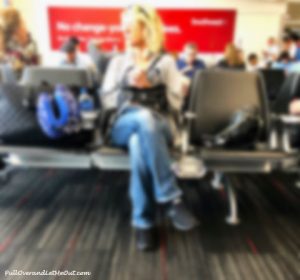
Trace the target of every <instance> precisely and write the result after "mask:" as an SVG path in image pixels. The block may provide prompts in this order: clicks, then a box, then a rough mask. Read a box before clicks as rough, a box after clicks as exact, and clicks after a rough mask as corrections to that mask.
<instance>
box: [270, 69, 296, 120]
mask: <svg viewBox="0 0 300 280" xmlns="http://www.w3.org/2000/svg"><path fill="white" fill-rule="evenodd" d="M293 98H300V73H290V74H289V75H288V76H287V78H286V79H285V81H284V83H283V85H282V87H281V89H280V91H279V93H278V96H277V98H276V99H275V100H274V102H273V103H272V104H271V110H272V112H273V113H276V114H287V113H288V112H289V104H290V102H291V101H292V99H293Z"/></svg>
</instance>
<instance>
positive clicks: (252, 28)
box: [12, 0, 286, 64]
mask: <svg viewBox="0 0 300 280" xmlns="http://www.w3.org/2000/svg"><path fill="white" fill-rule="evenodd" d="M12 2H13V4H14V6H16V7H17V8H19V9H20V10H21V11H22V13H23V15H24V18H25V20H26V22H27V24H28V27H29V29H30V30H31V32H32V33H33V36H34V37H35V38H36V40H37V41H38V44H39V48H40V50H41V53H42V54H44V62H45V63H47V64H50V63H51V62H52V61H53V59H54V57H55V55H56V54H55V53H53V52H52V51H51V50H50V49H49V35H48V28H47V13H46V8H47V6H49V5H54V6H90V7H93V6H98V7H99V6H100V7H101V6H109V7H122V6H128V5H129V4H131V3H136V2H137V1H128V0H122V1H121V0H110V1H104V0H85V1H82V0H26V1H25V0H13V1H12ZM139 3H149V4H151V5H154V6H157V7H173V8H174V7H176V8H177V7H178V8H185V7H186V8H200V9H201V8H233V9H236V10H237V22H236V30H235V31H236V32H235V41H236V43H238V44H239V45H241V47H243V48H244V50H245V53H246V54H247V53H249V52H252V51H255V52H258V53H260V52H261V50H262V48H263V47H264V45H265V42H266V39H267V38H268V37H269V36H276V37H277V36H279V33H280V29H281V23H282V18H283V14H284V13H285V11H286V4H284V3H271V2H267V1H262V0H185V1H184V5H183V4H182V3H183V1H181V0H151V1H149V0H144V1H140V2H139ZM210 59H212V58H210Z"/></svg>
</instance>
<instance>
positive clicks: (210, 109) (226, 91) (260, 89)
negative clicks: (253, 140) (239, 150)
mask: <svg viewBox="0 0 300 280" xmlns="http://www.w3.org/2000/svg"><path fill="white" fill-rule="evenodd" d="M190 94H191V98H190V106H189V107H190V111H193V112H195V113H196V119H195V120H194V121H193V122H192V126H191V131H190V133H191V135H190V136H191V142H192V144H195V145H201V143H202V140H203V135H213V134H216V133H218V132H220V130H222V129H223V128H224V127H226V125H228V122H229V120H230V118H231V117H232V115H233V114H234V113H235V112H237V111H238V110H241V109H244V108H251V109H254V110H256V111H257V112H258V114H259V115H260V117H261V119H262V120H263V128H262V131H261V137H264V138H265V137H266V135H267V133H268V130H269V124H270V121H269V116H268V103H267V100H266V94H265V89H264V85H263V83H262V81H261V77H260V76H259V74H257V73H254V72H253V73H250V72H238V71H228V70H227V71H223V70H205V71H201V72H198V73H196V75H195V76H194V79H193V81H192V85H191V91H190Z"/></svg>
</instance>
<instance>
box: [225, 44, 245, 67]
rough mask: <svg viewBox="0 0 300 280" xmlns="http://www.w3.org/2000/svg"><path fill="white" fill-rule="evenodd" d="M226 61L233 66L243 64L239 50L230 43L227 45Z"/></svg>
mask: <svg viewBox="0 0 300 280" xmlns="http://www.w3.org/2000/svg"><path fill="white" fill-rule="evenodd" d="M225 59H226V61H227V62H228V64H229V65H231V66H234V65H239V64H241V63H242V60H241V58H240V55H239V50H238V48H237V47H236V46H235V45H234V44H232V43H229V44H227V45H226V48H225Z"/></svg>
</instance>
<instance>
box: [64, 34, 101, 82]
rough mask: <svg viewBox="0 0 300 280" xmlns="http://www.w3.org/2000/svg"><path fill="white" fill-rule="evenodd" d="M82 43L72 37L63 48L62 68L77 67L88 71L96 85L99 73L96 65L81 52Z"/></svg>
mask: <svg viewBox="0 0 300 280" xmlns="http://www.w3.org/2000/svg"><path fill="white" fill-rule="evenodd" d="M79 46H80V41H79V40H78V39H77V38H76V37H70V38H69V39H68V40H67V41H66V42H65V43H64V44H63V45H62V47H61V52H62V53H63V57H62V59H61V61H60V62H59V66H62V67H75V68H85V69H87V70H88V71H89V72H90V73H91V75H92V78H93V80H94V82H95V83H97V81H98V76H99V74H98V71H97V69H96V66H95V64H94V63H93V62H92V61H91V59H90V58H89V57H88V56H84V55H82V54H81V53H80V52H79Z"/></svg>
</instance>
